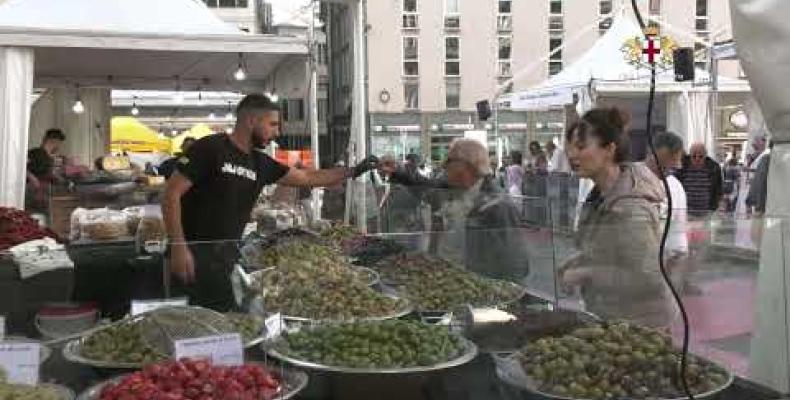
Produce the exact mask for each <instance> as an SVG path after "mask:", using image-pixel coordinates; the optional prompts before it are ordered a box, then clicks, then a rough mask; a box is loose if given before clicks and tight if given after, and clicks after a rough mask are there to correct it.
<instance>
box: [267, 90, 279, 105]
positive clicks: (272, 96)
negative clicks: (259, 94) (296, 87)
mask: <svg viewBox="0 0 790 400" xmlns="http://www.w3.org/2000/svg"><path fill="white" fill-rule="evenodd" d="M265 94H266V97H268V98H269V100H271V101H273V102H275V103H276V102H277V101H278V100H280V96H277V93H274V92H266V93H265Z"/></svg>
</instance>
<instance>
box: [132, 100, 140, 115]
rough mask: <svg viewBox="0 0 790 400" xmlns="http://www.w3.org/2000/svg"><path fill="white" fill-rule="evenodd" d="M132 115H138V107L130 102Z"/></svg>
mask: <svg viewBox="0 0 790 400" xmlns="http://www.w3.org/2000/svg"><path fill="white" fill-rule="evenodd" d="M132 115H134V116H135V117H136V116H138V115H140V109H139V108H137V103H132Z"/></svg>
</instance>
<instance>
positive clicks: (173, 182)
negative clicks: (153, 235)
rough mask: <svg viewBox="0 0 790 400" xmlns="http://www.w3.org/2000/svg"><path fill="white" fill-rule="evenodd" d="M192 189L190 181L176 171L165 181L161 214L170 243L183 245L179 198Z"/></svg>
mask: <svg viewBox="0 0 790 400" xmlns="http://www.w3.org/2000/svg"><path fill="white" fill-rule="evenodd" d="M191 187H192V181H190V180H189V179H188V178H187V177H185V176H184V175H182V174H181V173H180V172H178V171H176V172H174V173H173V175H172V176H171V177H170V179H168V180H167V187H166V188H165V195H164V199H163V200H162V214H163V217H164V220H165V227H166V228H167V236H168V238H169V240H170V242H171V243H173V244H180V243H184V226H183V225H182V224H181V196H183V195H184V193H186V192H187V191H188V190H189V188H191Z"/></svg>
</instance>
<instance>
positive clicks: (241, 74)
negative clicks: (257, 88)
mask: <svg viewBox="0 0 790 400" xmlns="http://www.w3.org/2000/svg"><path fill="white" fill-rule="evenodd" d="M233 77H234V78H236V80H237V81H243V80H245V79H247V71H245V69H244V55H243V54H242V53H239V68H238V69H237V70H236V72H235V73H234V74H233Z"/></svg>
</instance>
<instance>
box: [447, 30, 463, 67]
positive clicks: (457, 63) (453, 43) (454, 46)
mask: <svg viewBox="0 0 790 400" xmlns="http://www.w3.org/2000/svg"><path fill="white" fill-rule="evenodd" d="M444 74H445V75H447V76H458V75H461V39H460V38H459V37H458V36H448V37H446V38H444Z"/></svg>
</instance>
